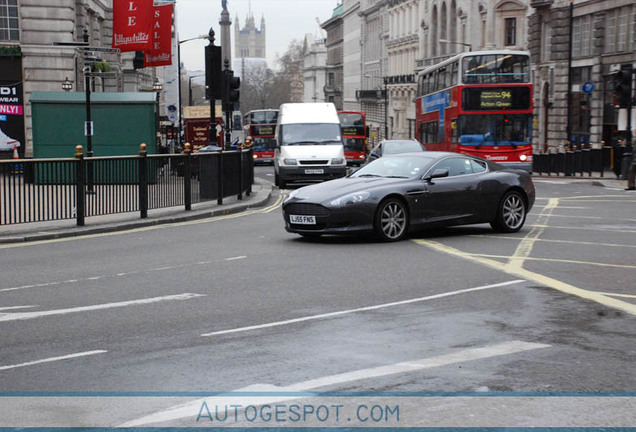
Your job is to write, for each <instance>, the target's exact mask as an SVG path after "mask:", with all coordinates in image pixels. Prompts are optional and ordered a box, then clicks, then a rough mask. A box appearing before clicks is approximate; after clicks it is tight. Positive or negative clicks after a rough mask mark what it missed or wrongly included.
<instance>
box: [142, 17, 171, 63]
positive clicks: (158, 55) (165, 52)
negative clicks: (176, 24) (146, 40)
mask: <svg viewBox="0 0 636 432" xmlns="http://www.w3.org/2000/svg"><path fill="white" fill-rule="evenodd" d="M171 64H172V4H167V5H164V6H155V7H154V10H153V26H152V49H149V50H146V51H145V52H144V66H145V67H154V66H169V65H171Z"/></svg>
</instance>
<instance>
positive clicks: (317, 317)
mask: <svg viewBox="0 0 636 432" xmlns="http://www.w3.org/2000/svg"><path fill="white" fill-rule="evenodd" d="M521 282H525V281H524V280H513V281H509V282H502V283H498V284H493V285H485V286H480V287H475V288H467V289H463V290H459V291H451V292H446V293H441V294H435V295H431V296H426V297H419V298H414V299H409V300H402V301H397V302H392V303H384V304H379V305H374V306H367V307H361V308H357V309H347V310H342V311H336V312H329V313H325V314H320V315H310V316H305V317H301V318H294V319H289V320H285V321H276V322H271V323H266V324H259V325H254V326H248V327H239V328H234V329H229V330H220V331H216V332H211V333H203V334H202V335H201V336H204V337H207V336H219V335H224V334H230V333H240V332H245V331H251V330H261V329H265V328H271V327H280V326H285V325H289V324H296V323H300V322H305V321H313V320H321V319H325V318H333V317H337V316H341V315H349V314H354V313H358V312H367V311H371V310H378V309H384V308H389V307H393V306H402V305H406V304H410V303H418V302H423V301H428V300H435V299H440V298H444V297H450V296H454V295H459V294H465V293H469V292H474V291H482V290H487V289H491V288H499V287H503V286H508V285H514V284H518V283H521Z"/></svg>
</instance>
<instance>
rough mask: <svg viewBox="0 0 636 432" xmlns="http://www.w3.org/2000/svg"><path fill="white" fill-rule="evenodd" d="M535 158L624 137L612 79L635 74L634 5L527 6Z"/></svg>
mask: <svg viewBox="0 0 636 432" xmlns="http://www.w3.org/2000/svg"><path fill="white" fill-rule="evenodd" d="M530 4H531V6H532V8H533V12H532V14H531V16H530V19H529V48H530V51H531V54H532V60H533V64H534V84H535V91H534V107H535V112H534V114H535V116H534V117H535V121H534V130H533V136H534V147H535V152H538V153H547V152H555V151H563V150H564V149H567V148H581V147H588V146H601V145H603V143H604V144H605V145H608V146H609V145H611V144H612V143H613V142H615V141H616V140H617V139H618V138H621V137H625V136H626V135H627V131H626V127H625V126H626V124H625V122H623V124H620V123H621V122H620V121H619V118H620V116H621V114H624V115H626V114H627V113H626V110H623V112H622V113H621V110H619V109H618V108H617V107H616V101H615V100H614V87H613V80H612V79H613V76H614V74H615V73H616V71H618V70H619V69H620V68H621V66H623V65H632V66H634V67H636V4H635V3H634V1H633V0H611V1H601V0H588V1H573V2H570V1H568V0H541V1H540V0H532V1H531V3H530Z"/></svg>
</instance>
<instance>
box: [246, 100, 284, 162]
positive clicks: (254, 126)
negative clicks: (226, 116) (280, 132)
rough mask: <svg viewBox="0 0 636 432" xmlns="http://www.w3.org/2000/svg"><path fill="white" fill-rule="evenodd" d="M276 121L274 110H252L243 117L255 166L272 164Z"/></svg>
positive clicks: (275, 111)
mask: <svg viewBox="0 0 636 432" xmlns="http://www.w3.org/2000/svg"><path fill="white" fill-rule="evenodd" d="M277 120H278V110H276V109H262V110H254V111H250V112H248V113H247V114H246V115H245V121H244V123H245V129H246V131H247V136H248V137H249V138H250V139H251V140H252V148H253V149H254V163H255V164H263V163H268V164H269V163H272V164H273V163H274V149H275V147H276V139H275V138H274V134H275V132H276V121H277Z"/></svg>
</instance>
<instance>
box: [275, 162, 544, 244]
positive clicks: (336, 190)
mask: <svg viewBox="0 0 636 432" xmlns="http://www.w3.org/2000/svg"><path fill="white" fill-rule="evenodd" d="M534 200H535V191H534V184H533V183H532V178H531V177H530V175H529V174H528V173H527V172H525V171H520V170H514V169H509V168H506V167H504V166H502V165H499V164H496V163H494V162H490V161H486V160H483V159H480V158H478V157H474V156H469V155H463V154H458V153H446V152H421V153H404V154H398V155H387V156H385V157H382V158H379V159H377V160H375V161H373V162H371V163H370V164H368V165H366V166H365V167H363V168H361V169H360V170H358V171H356V172H355V173H353V174H351V175H349V176H347V177H344V178H341V179H337V180H331V181H327V182H324V183H320V184H315V185H311V186H306V187H302V188H300V189H296V190H294V191H293V192H292V193H291V194H290V195H289V197H288V198H287V199H286V200H285V202H284V203H283V217H284V218H285V228H286V229H287V231H289V232H292V233H297V234H300V235H302V236H306V237H318V236H320V235H322V234H339V235H347V234H357V233H365V232H368V233H376V234H377V235H378V237H379V238H380V239H382V240H384V241H398V240H402V239H403V238H404V237H406V235H407V234H408V233H409V232H410V231H412V230H415V229H419V228H426V227H435V226H450V225H466V224H477V223H490V225H491V226H492V227H493V228H494V229H495V230H497V231H500V232H517V231H519V230H520V229H521V227H522V226H523V224H524V222H525V220H526V213H527V212H528V211H530V209H531V208H532V205H533V204H534Z"/></svg>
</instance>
